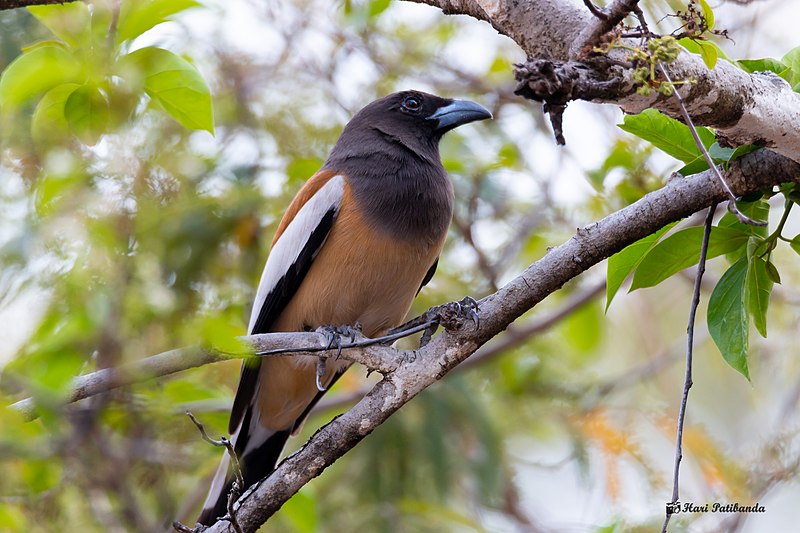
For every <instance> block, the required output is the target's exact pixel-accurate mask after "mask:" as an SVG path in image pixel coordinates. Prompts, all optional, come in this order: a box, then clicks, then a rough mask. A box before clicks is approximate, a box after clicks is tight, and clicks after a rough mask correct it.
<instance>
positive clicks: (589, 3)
mask: <svg viewBox="0 0 800 533" xmlns="http://www.w3.org/2000/svg"><path fill="white" fill-rule="evenodd" d="M583 3H584V4H585V5H586V7H587V8H588V9H589V11H591V12H592V15H594V16H595V17H597V18H599V19H600V20H608V15H607V14H606V12H605V11H603V10H602V9H600V8H599V7H597V6H596V5H594V2H592V0H583Z"/></svg>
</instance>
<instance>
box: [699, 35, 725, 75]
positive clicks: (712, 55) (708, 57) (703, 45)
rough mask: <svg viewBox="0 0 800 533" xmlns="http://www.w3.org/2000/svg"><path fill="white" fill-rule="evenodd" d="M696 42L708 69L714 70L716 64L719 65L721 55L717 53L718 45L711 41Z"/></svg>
mask: <svg viewBox="0 0 800 533" xmlns="http://www.w3.org/2000/svg"><path fill="white" fill-rule="evenodd" d="M695 42H696V43H697V46H698V47H699V49H700V57H702V58H703V63H705V64H706V66H707V67H708V70H712V69H713V68H714V67H715V66H717V59H718V58H719V55H718V54H717V47H716V46H714V43H709V42H707V41H695Z"/></svg>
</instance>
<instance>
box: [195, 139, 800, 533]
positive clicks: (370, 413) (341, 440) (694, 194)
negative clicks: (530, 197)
mask: <svg viewBox="0 0 800 533" xmlns="http://www.w3.org/2000/svg"><path fill="white" fill-rule="evenodd" d="M725 174H726V180H727V182H728V183H729V184H730V185H731V187H732V189H733V190H734V192H735V193H737V194H740V195H742V194H746V193H749V192H754V191H759V190H763V189H765V188H771V187H772V186H774V185H777V184H778V183H781V182H785V181H791V180H795V179H796V178H797V176H800V165H798V164H797V163H795V162H793V161H791V160H789V159H787V158H784V157H781V156H779V155H777V154H774V153H771V152H769V151H766V150H759V151H757V152H753V153H751V154H748V155H746V156H744V157H743V158H741V159H739V160H736V161H734V162H733V163H732V164H731V166H730V169H729V170H728V172H726V173H725ZM725 198H726V193H725V191H724V190H723V189H722V187H721V186H720V184H719V181H718V180H717V179H716V177H715V176H714V174H713V173H712V172H711V171H705V172H702V173H700V174H696V175H694V176H690V177H688V178H684V179H674V180H672V181H670V182H669V183H668V184H667V185H666V186H664V187H663V188H662V189H659V190H657V191H654V192H652V193H650V194H648V195H646V196H645V197H644V198H642V199H641V200H639V201H638V202H636V203H634V204H632V205H630V206H628V207H626V208H624V209H622V210H620V211H618V212H616V213H613V214H611V215H609V216H607V217H606V218H604V219H602V220H600V221H599V222H596V223H594V224H591V225H589V226H587V227H584V228H580V229H579V230H578V232H577V234H576V235H575V236H574V237H573V238H572V239H570V240H569V241H568V242H566V243H564V244H562V245H561V246H558V247H556V248H553V249H551V250H550V251H549V252H548V253H547V255H546V256H545V257H543V258H542V259H540V260H539V261H537V262H535V263H533V264H532V265H531V266H530V267H528V268H527V269H526V270H525V271H524V272H523V273H522V274H521V275H519V276H518V277H517V278H515V279H514V280H512V281H511V282H509V283H508V284H507V285H506V286H504V287H503V288H501V289H500V290H499V291H497V292H495V293H494V294H492V295H490V296H488V297H486V298H484V299H483V300H481V301H480V302H479V303H480V307H479V311H478V312H479V315H480V326H479V327H478V328H472V327H469V326H465V327H463V328H459V329H453V330H446V331H445V332H444V333H442V334H441V335H439V336H437V337H436V338H434V339H433V340H432V341H431V342H430V343H429V344H428V345H426V346H425V347H423V348H421V349H420V350H418V351H416V352H411V354H412V355H413V356H412V357H409V358H408V360H407V362H406V363H405V364H403V365H401V366H399V367H397V369H396V370H394V371H393V372H389V373H387V374H386V375H384V378H383V379H382V380H381V381H380V382H379V383H377V384H376V385H375V387H374V388H373V389H372V390H371V391H370V392H369V393H368V394H367V395H366V396H365V397H364V398H363V399H362V400H361V401H360V402H358V404H356V405H355V406H354V407H353V408H352V409H350V410H349V411H347V412H346V413H344V414H342V415H341V416H339V417H337V418H335V419H334V420H333V421H332V422H330V423H329V424H327V425H326V426H324V427H323V428H321V429H320V430H319V431H317V433H315V434H314V436H313V437H311V439H309V441H308V442H307V443H306V444H305V445H304V446H303V447H302V448H301V449H300V450H299V451H298V452H296V453H295V454H293V455H291V456H290V457H288V458H287V459H285V460H284V461H283V462H281V463H280V465H279V466H278V468H277V469H276V470H275V472H273V473H272V474H271V475H270V476H269V477H267V478H266V479H264V480H262V481H261V482H260V483H259V484H257V485H255V486H254V487H253V488H252V490H250V491H248V492H247V493H245V494H244V495H243V496H242V498H240V500H239V502H238V506H237V507H238V511H237V518H238V520H239V524H240V525H241V527H242V530H243V531H245V532H252V531H255V530H256V529H258V527H259V526H260V525H261V524H263V523H264V522H265V521H266V520H267V519H268V518H269V517H270V516H272V515H273V514H274V513H275V512H276V511H277V510H278V509H280V507H281V506H282V505H283V503H284V502H285V501H286V500H288V499H289V498H290V497H291V496H292V495H293V494H295V493H296V492H297V491H298V490H299V489H300V488H301V487H302V486H303V485H305V484H306V483H308V482H309V481H310V480H311V479H313V478H315V477H316V476H318V475H319V474H320V473H322V471H323V470H324V469H325V468H327V467H328V466H329V465H331V464H332V463H333V462H334V461H336V460H337V459H338V458H339V457H341V456H342V455H344V454H345V453H346V452H347V451H349V450H350V449H352V448H353V447H354V446H355V445H356V444H358V443H359V442H360V441H361V440H362V439H363V438H364V437H365V436H366V435H368V434H369V433H371V432H372V431H373V430H374V429H375V428H377V427H378V426H379V425H380V424H382V423H383V422H384V421H385V420H386V419H387V418H388V417H389V416H391V415H392V414H393V413H394V412H396V411H397V410H398V409H399V408H400V407H402V406H403V405H404V404H405V403H406V402H408V401H409V400H411V399H412V398H413V397H414V396H416V395H417V394H419V392H421V391H422V390H424V389H425V388H427V387H428V386H430V385H431V384H433V383H435V382H436V381H437V380H439V379H441V378H442V377H443V376H444V375H446V374H447V373H448V372H449V371H451V370H452V369H453V368H455V367H456V366H457V365H458V364H459V363H461V362H462V361H464V360H465V359H467V358H468V357H469V356H470V355H471V354H473V353H474V352H475V351H476V350H477V349H478V348H479V347H480V346H481V345H483V344H484V343H485V342H486V341H488V340H489V339H491V338H492V337H494V336H495V335H497V334H498V333H500V332H501V331H502V330H504V329H505V328H506V327H507V326H508V325H509V324H510V323H511V322H513V321H514V320H515V319H516V318H518V317H519V316H520V315H521V314H522V313H524V312H526V311H527V310H529V309H530V308H532V307H533V306H534V305H536V304H537V303H538V302H540V301H541V300H543V299H544V298H545V297H546V296H548V295H549V294H551V293H553V292H554V291H556V290H558V289H559V288H560V287H561V286H562V285H563V284H564V283H566V282H567V281H569V280H570V279H572V278H574V277H575V276H577V275H578V274H580V273H582V272H583V271H585V270H586V269H588V268H589V267H591V266H593V265H595V264H597V263H599V262H600V261H602V260H603V259H605V258H606V257H608V256H610V255H612V254H614V253H616V252H618V251H620V250H622V249H623V248H624V247H625V246H627V245H629V244H631V243H633V242H635V241H637V240H638V239H640V238H642V237H645V236H647V235H649V234H651V233H653V232H654V231H656V230H657V229H658V228H660V227H662V226H664V225H666V224H668V223H670V222H673V221H675V220H679V219H681V218H683V217H685V216H688V215H689V214H691V213H693V212H695V211H698V210H700V209H703V208H706V207H707V206H709V205H711V204H713V203H716V202H719V201H721V200H724V199H725ZM207 531H208V532H209V533H212V532H223V531H230V524H228V523H225V522H218V523H216V524H214V525H213V526H212V527H211V528H209V529H208V530H207Z"/></svg>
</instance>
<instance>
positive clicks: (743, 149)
mask: <svg viewBox="0 0 800 533" xmlns="http://www.w3.org/2000/svg"><path fill="white" fill-rule="evenodd" d="M759 148H761V147H760V146H758V145H756V144H743V145H741V146H737V147H736V150H734V151H733V153H732V154H731V156H730V158H729V159H728V162H731V161H735V160H736V159H739V158H740V157H742V156H745V155H747V154H749V153H750V152H755V151H756V150H758V149H759ZM725 168H726V169H727V165H726V167H725Z"/></svg>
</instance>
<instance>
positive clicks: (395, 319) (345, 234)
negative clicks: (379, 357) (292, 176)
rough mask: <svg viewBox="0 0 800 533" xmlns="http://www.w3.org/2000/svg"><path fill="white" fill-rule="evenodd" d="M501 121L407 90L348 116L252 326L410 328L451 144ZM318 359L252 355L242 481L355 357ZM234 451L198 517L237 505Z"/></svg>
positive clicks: (280, 243) (238, 439)
mask: <svg viewBox="0 0 800 533" xmlns="http://www.w3.org/2000/svg"><path fill="white" fill-rule="evenodd" d="M489 118H492V114H491V113H490V112H489V111H488V110H487V109H485V108H484V107H483V106H481V105H479V104H477V103H475V102H472V101H469V100H458V99H451V98H443V97H440V96H436V95H433V94H429V93H425V92H422V91H418V90H406V91H401V92H396V93H393V94H389V95H388V96H385V97H383V98H380V99H378V100H375V101H373V102H371V103H370V104H368V105H366V106H365V107H364V108H363V109H361V110H360V111H358V112H357V113H356V114H355V115H354V116H353V117H352V119H351V120H350V121H349V122H348V123H347V124H346V125H345V127H344V129H343V130H342V133H341V135H340V137H339V139H338V140H337V141H336V143H335V145H334V146H333V148H332V150H331V152H330V155H329V156H328V158H327V160H326V161H325V163H324V164H323V166H322V167H321V168H320V169H319V170H318V171H317V172H316V173H315V174H314V175H313V176H311V177H310V178H309V179H308V181H307V182H306V183H305V184H304V185H303V186H302V187H301V189H300V190H299V191H298V193H297V195H296V196H295V197H294V199H293V200H292V202H291V203H290V204H289V207H288V208H287V209H286V212H285V214H284V215H283V217H282V219H281V220H280V223H279V224H278V227H277V230H276V233H275V237H274V239H273V242H272V247H271V249H270V253H269V255H268V257H267V261H266V265H265V267H264V270H263V273H262V275H261V280H260V282H259V285H258V289H257V291H256V297H255V301H254V303H253V308H252V312H251V315H250V321H249V325H248V332H249V334H251V335H252V334H257V333H269V332H292V331H312V330H315V329H316V328H319V327H331V328H343V327H348V326H354V325H356V324H358V325H359V326H360V328H361V331H362V333H363V334H364V335H366V336H367V337H376V336H381V335H383V334H385V333H386V332H387V331H388V330H390V329H391V328H394V327H397V326H399V325H400V324H401V323H402V321H403V320H404V318H405V316H406V314H407V313H408V311H409V309H410V308H411V303H412V301H413V300H414V298H415V297H416V295H417V294H418V293H419V291H420V290H421V289H422V287H424V286H425V285H426V284H427V283H428V282H429V281H430V280H431V278H432V277H433V275H434V273H435V271H436V267H437V265H438V261H439V255H440V253H441V251H442V247H443V246H444V242H445V237H446V235H447V231H448V228H449V226H450V222H451V219H452V215H453V203H454V195H453V185H452V183H451V181H450V178H449V177H448V175H447V173H446V171H445V169H444V166H443V165H442V161H441V157H440V154H439V141H440V140H441V138H442V136H443V135H444V134H445V133H447V132H448V131H450V130H452V129H454V128H456V127H458V126H461V125H464V124H467V123H470V122H473V121H478V120H485V119H489ZM317 361H318V358H315V357H312V356H299V357H269V358H252V359H248V360H245V361H244V362H243V364H242V368H241V375H240V380H239V387H238V390H237V392H236V396H235V399H234V402H233V407H232V408H231V414H230V421H229V426H228V431H229V433H230V434H231V442H232V443H233V447H234V450H235V453H236V457H237V458H238V460H239V463H240V467H241V472H242V476H243V480H244V485H245V486H244V487H242V490H244V489H246V488H247V487H249V486H251V485H252V484H254V483H256V482H257V481H259V480H260V479H262V478H264V477H266V476H267V475H269V474H270V473H271V472H272V471H274V470H275V468H276V465H277V463H278V460H279V459H280V455H281V453H282V451H283V448H284V446H285V444H286V442H287V440H288V438H289V437H290V436H291V435H292V434H293V433H295V432H297V431H298V430H299V428H300V427H301V425H302V423H303V421H304V419H305V418H306V417H307V416H308V414H309V412H310V410H311V409H312V408H313V406H314V405H315V404H316V403H317V401H319V399H320V398H321V397H322V395H323V394H324V392H325V390H327V389H328V388H330V387H331V386H332V385H333V383H334V382H336V380H337V379H338V378H339V377H340V376H341V375H342V373H343V372H344V371H345V370H347V368H348V367H349V365H350V363H348V362H347V361H344V360H342V359H338V360H335V359H330V360H328V362H327V364H326V365H324V367H323V366H322V365H320V366H319V367H318V366H317ZM229 461H230V459H229V457H228V455H227V454H226V455H225V456H224V458H223V460H222V461H221V463H220V465H219V467H218V468H217V471H216V474H215V476H214V479H213V481H212V484H211V488H210V490H209V493H208V497H207V498H206V501H205V503H204V505H203V510H202V512H201V514H200V516H199V518H198V519H197V522H198V523H199V524H202V525H211V524H212V523H214V522H215V521H216V520H217V519H218V518H220V517H223V516H224V515H225V514H226V513H227V501H228V495H229V493H230V490H231V486H232V484H233V479H234V476H233V473H232V469H231V467H230V465H229Z"/></svg>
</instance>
